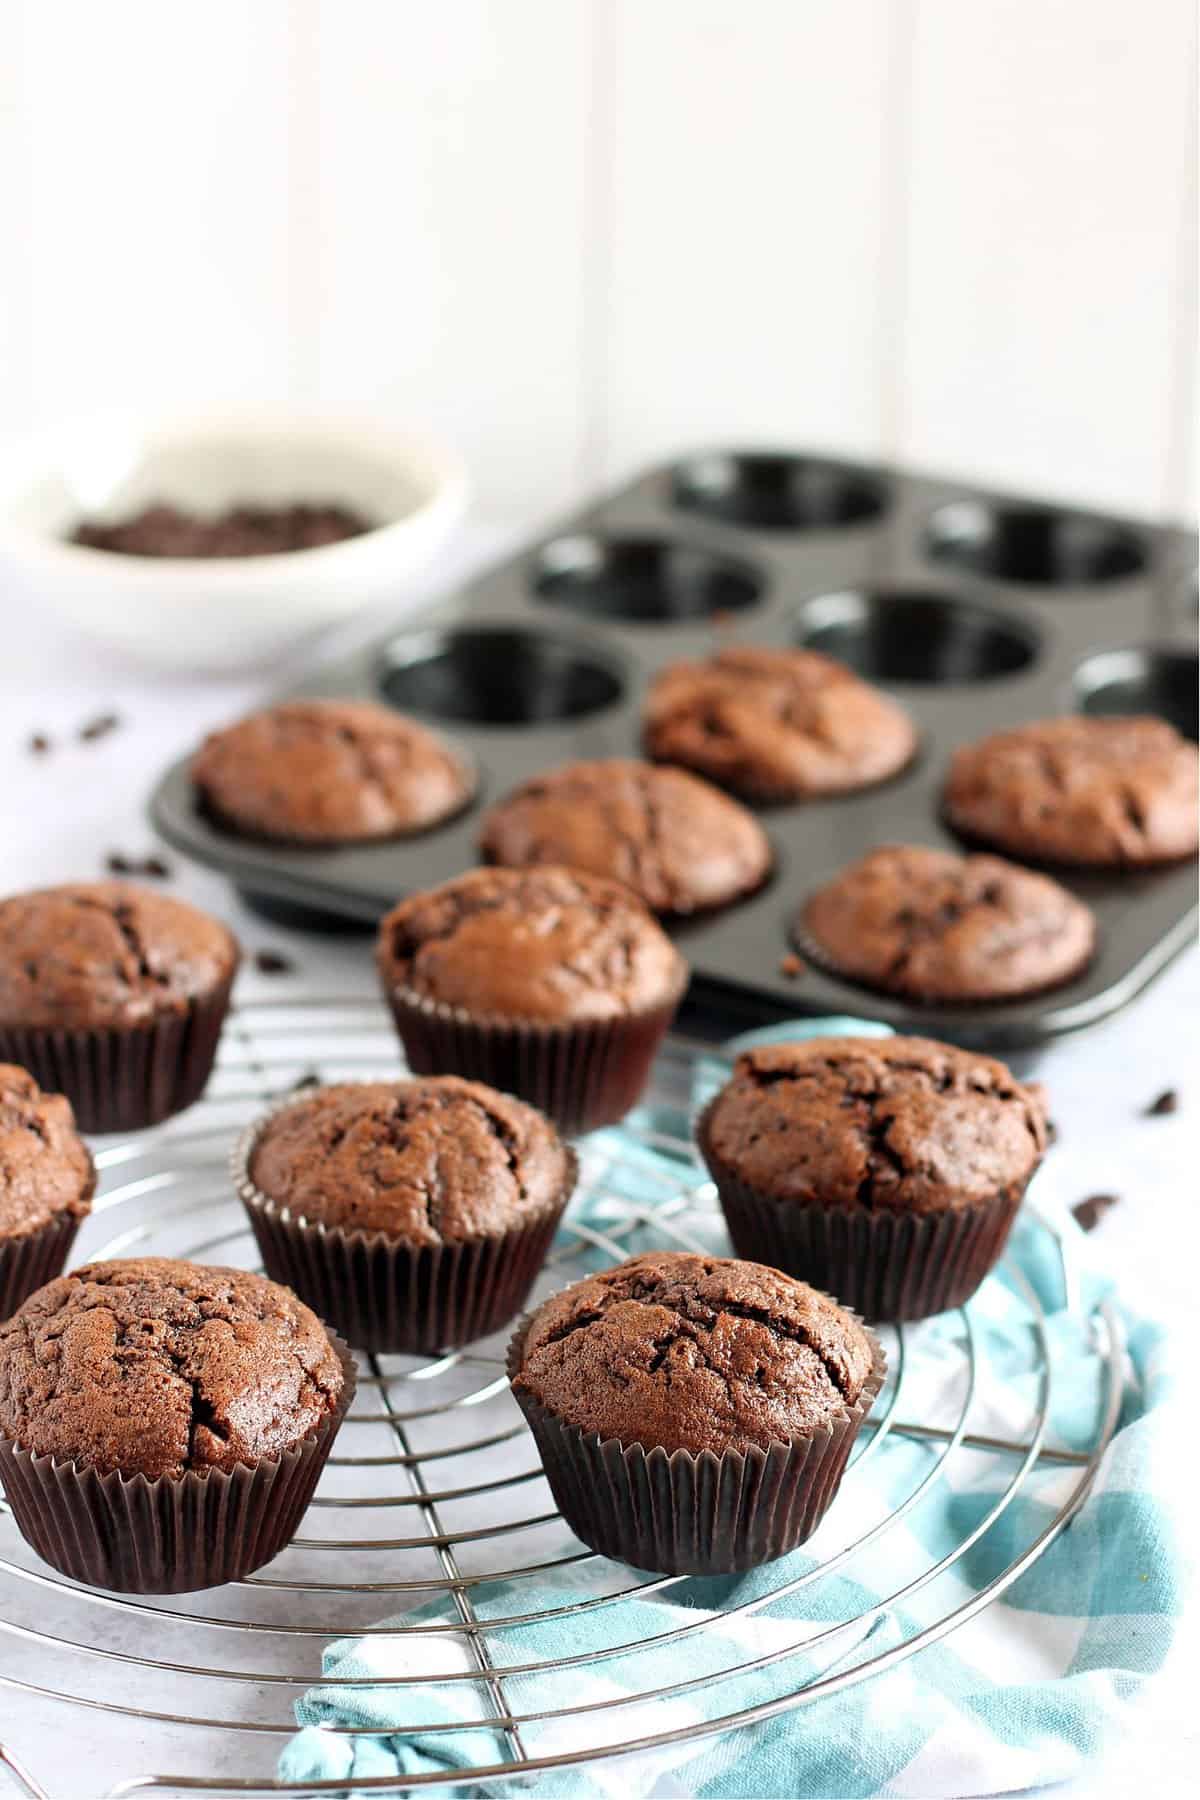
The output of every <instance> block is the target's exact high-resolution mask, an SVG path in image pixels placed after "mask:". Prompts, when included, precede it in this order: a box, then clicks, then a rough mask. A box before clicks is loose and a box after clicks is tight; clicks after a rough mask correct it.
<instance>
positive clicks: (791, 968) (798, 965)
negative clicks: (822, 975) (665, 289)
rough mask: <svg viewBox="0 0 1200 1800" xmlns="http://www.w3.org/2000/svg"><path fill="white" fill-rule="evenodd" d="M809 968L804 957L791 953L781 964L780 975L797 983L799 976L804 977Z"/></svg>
mask: <svg viewBox="0 0 1200 1800" xmlns="http://www.w3.org/2000/svg"><path fill="white" fill-rule="evenodd" d="M807 967H808V964H807V963H806V962H805V961H804V958H803V957H802V956H796V955H795V954H794V953H792V952H791V951H789V952H788V954H787V955H786V956H785V957H784V958H783V959H782V961H781V962H780V964H779V973H780V974H781V975H785V976H786V977H787V979H788V980H789V981H795V979H796V977H797V976H798V975H803V973H804V971H805V969H806V968H807Z"/></svg>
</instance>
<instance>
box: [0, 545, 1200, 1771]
mask: <svg viewBox="0 0 1200 1800" xmlns="http://www.w3.org/2000/svg"><path fill="white" fill-rule="evenodd" d="M516 530H517V527H515V526H513V525H511V524H508V525H504V526H500V525H495V524H489V525H483V524H479V523H475V524H472V525H471V526H469V527H467V528H465V529H464V530H463V532H462V533H461V534H460V536H459V539H458V540H457V542H456V543H455V545H454V546H452V547H451V549H450V550H449V551H447V552H446V553H445V554H444V555H443V556H442V558H441V559H440V560H439V562H438V564H437V565H436V566H435V568H434V570H433V571H432V572H431V573H430V574H429V576H428V577H427V578H426V580H425V581H424V582H423V583H422V584H421V587H420V589H419V590H417V591H414V593H413V595H412V599H413V601H414V603H419V601H420V599H421V598H423V597H424V596H425V595H432V594H435V593H437V592H439V591H441V590H442V589H444V588H447V587H449V586H450V585H451V584H452V583H453V582H454V580H455V579H456V578H457V577H458V576H459V575H460V574H461V573H463V572H464V571H465V570H467V569H469V568H473V567H475V566H477V565H478V564H479V563H481V562H483V561H486V560H488V559H489V558H491V557H492V556H494V555H495V554H496V552H497V551H498V550H499V549H500V548H502V547H503V546H504V545H505V544H506V543H507V542H508V541H509V540H510V539H511V537H512V535H513V533H514V531H516ZM0 608H2V617H3V628H4V630H3V645H4V649H3V664H2V667H0V741H2V743H3V771H4V785H3V801H2V802H0V825H2V831H0V892H8V891H11V890H13V889H16V888H23V887H32V886H36V885H39V884H42V883H48V882H54V881H63V880H69V879H82V880H88V879H92V878H95V877H97V876H99V875H100V874H102V873H103V865H104V858H105V855H106V854H107V853H108V852H109V851H112V850H120V851H123V852H126V853H127V854H131V855H142V854H145V853H146V852H147V851H149V850H151V849H153V848H155V845H154V842H153V839H152V835H151V833H150V830H149V827H148V825H147V823H146V821H145V816H144V801H145V797H146V794H147V792H148V790H149V788H150V786H151V784H152V782H153V780H154V779H155V777H156V776H157V774H158V772H159V771H160V770H161V768H162V767H163V766H164V764H165V763H166V762H167V761H168V760H170V759H172V758H173V757H175V756H177V755H179V754H181V753H182V752H183V751H185V750H186V749H188V748H189V747H190V746H191V745H192V744H194V742H195V741H196V739H197V738H198V737H199V735H200V734H201V733H202V732H203V731H204V730H205V729H206V728H208V727H209V726H211V725H214V724H216V723H218V722H221V721H224V720H227V719H228V718H230V717H231V716H234V715H236V714H237V713H238V711H239V710H241V709H243V708H244V707H246V706H247V705H249V704H250V703H252V702H253V701H255V700H256V699H257V698H258V696H259V695H260V694H261V693H262V692H263V691H264V689H265V687H266V686H267V685H268V678H267V677H266V676H264V675H263V674H262V673H259V674H258V675H249V676H244V677H236V678H235V677H228V678H220V679H216V678H213V679H208V680H204V679H196V678H190V677H173V676H161V675H155V674H152V673H148V672H147V671H145V670H141V669H138V668H134V667H132V666H130V665H128V664H124V663H122V662H119V661H116V660H114V659H113V658H111V657H109V656H108V655H107V654H106V653H105V652H104V651H103V650H100V649H97V648H96V647H95V646H94V645H92V644H90V643H88V642H86V641H85V640H84V639H83V638H82V637H80V636H78V635H77V634H75V633H74V632H72V631H71V630H69V629H68V628H66V627H61V626H60V625H59V624H58V623H57V621H56V620H55V619H53V618H52V617H50V616H47V615H46V614H44V613H43V612H42V611H41V610H40V609H38V608H36V607H32V606H27V605H24V604H22V603H21V600H20V597H19V596H16V595H14V594H13V593H12V591H11V589H4V590H0ZM394 610H395V609H394V608H393V612H394ZM377 616H378V615H377ZM371 626H372V621H371V620H370V619H363V618H360V619H359V620H358V621H356V622H355V624H354V625H353V626H352V627H351V628H350V629H348V630H344V631H342V632H341V633H339V634H338V638H339V641H348V640H350V639H353V638H357V637H360V636H365V635H367V634H368V632H369V630H370V629H371ZM285 673H286V672H285V671H281V670H279V669H278V668H277V669H275V670H273V671H271V672H270V685H274V684H276V683H278V682H279V681H280V680H281V679H282V678H283V676H284V674H285ZM105 712H115V713H117V714H118V715H119V716H120V720H121V724H120V727H119V729H117V730H115V731H114V732H112V733H111V735H109V736H107V737H105V738H104V739H102V740H100V741H97V742H95V743H91V744H81V743H79V742H78V741H77V732H78V728H79V726H80V724H81V723H82V722H83V721H84V720H86V719H88V718H91V717H93V716H95V715H97V714H100V713H105ZM35 731H41V732H44V733H46V735H48V736H49V737H50V738H51V739H52V740H53V743H54V747H53V749H52V751H51V752H50V753H49V754H48V755H46V756H43V757H37V756H34V755H32V754H30V752H29V750H28V748H27V746H28V740H29V738H30V736H31V734H32V733H33V732H35ZM168 856H169V860H170V862H171V864H172V868H173V871H174V879H173V881H172V883H171V889H172V891H174V892H178V893H181V894H183V895H185V896H187V897H188V898H191V899H194V900H195V901H197V902H198V903H199V904H201V905H204V906H208V907H210V908H211V909H212V910H214V911H216V912H219V913H220V914H222V916H224V917H226V918H228V919H229V920H230V922H231V924H232V925H233V926H234V928H235V930H236V931H237V932H238V934H239V936H240V937H241V939H242V941H243V943H244V944H245V946H246V947H247V949H248V950H249V951H251V952H253V951H254V950H255V949H258V948H266V947H270V948H274V949H279V950H282V951H284V952H286V953H287V955H288V956H289V957H291V958H294V961H295V965H296V967H295V972H294V973H292V974H289V975H286V976H274V977H265V976H263V975H260V974H258V973H256V972H255V971H254V969H253V967H252V966H248V967H247V968H246V969H245V971H244V972H243V974H242V976H241V977H240V989H241V992H242V993H243V994H244V995H252V994H255V993H261V994H272V995H279V994H280V993H282V992H283V991H284V989H285V987H286V991H287V992H289V993H297V994H299V993H303V992H304V991H306V990H311V991H314V992H316V991H320V992H326V993H328V992H330V991H332V990H337V991H340V992H343V993H345V994H346V995H348V996H349V995H352V994H363V993H370V992H372V991H373V977H372V971H371V968H370V959H369V957H368V956H367V955H366V954H365V951H364V946H363V943H362V940H361V939H355V938H353V937H351V938H349V939H345V940H342V939H337V938H322V939H316V938H311V937H305V936H300V935H298V934H295V933H289V932H286V931H284V930H282V929H280V928H278V927H275V926H270V925H267V924H266V923H264V922H263V921H262V920H260V919H259V918H257V917H256V916H255V915H253V914H251V913H249V912H248V911H246V909H245V908H244V907H242V906H241V905H240V904H239V902H238V901H237V898H236V896H235V895H234V894H233V892H232V890H231V889H230V888H229V887H228V886H227V885H226V884H225V883H224V882H223V881H221V880H220V879H218V878H217V877H215V876H213V875H211V874H209V873H208V872H206V871H204V870H201V869H198V868H195V867H191V866H188V865H186V864H184V863H183V861H182V860H181V859H180V858H179V857H177V856H176V855H175V854H174V853H173V852H168ZM1198 1002H1200V952H1198V951H1197V950H1196V949H1192V950H1191V951H1190V952H1188V953H1187V954H1186V955H1185V956H1183V957H1181V958H1180V959H1179V960H1178V961H1177V962H1176V963H1175V964H1174V965H1173V967H1172V968H1171V969H1170V970H1169V971H1168V972H1167V974H1166V975H1165V976H1164V977H1163V978H1162V979H1161V980H1160V981H1159V982H1157V983H1156V984H1155V986H1154V987H1152V988H1151V989H1150V990H1149V991H1148V992H1147V993H1146V994H1145V995H1143V996H1142V998H1141V999H1140V1000H1138V1001H1137V1002H1136V1003H1135V1004H1134V1005H1132V1006H1131V1007H1129V1008H1128V1009H1127V1010H1126V1011H1125V1012H1124V1013H1122V1014H1121V1015H1120V1016H1119V1017H1118V1018H1116V1019H1113V1020H1110V1021H1108V1022H1107V1023H1105V1024H1102V1025H1099V1026H1097V1027H1095V1028H1094V1029H1093V1030H1091V1031H1089V1032H1087V1033H1085V1034H1084V1035H1082V1036H1079V1037H1075V1038H1071V1039H1068V1040H1065V1041H1063V1042H1062V1043H1060V1044H1059V1045H1056V1046H1055V1047H1053V1048H1052V1049H1051V1050H1049V1051H1047V1052H1045V1053H1043V1054H1040V1055H1039V1056H1037V1057H1036V1058H1034V1059H1032V1060H1031V1061H1029V1062H1027V1063H1025V1064H1023V1065H1022V1069H1023V1072H1026V1073H1036V1074H1037V1076H1038V1077H1039V1078H1040V1079H1042V1080H1044V1081H1045V1082H1046V1083H1047V1085H1048V1087H1049V1090H1050V1094H1051V1102H1052V1111H1053V1115H1054V1118H1055V1120H1056V1122H1057V1125H1058V1128H1059V1133H1060V1136H1059V1141H1058V1144H1057V1145H1056V1147H1055V1149H1054V1151H1053V1154H1052V1156H1051V1158H1050V1159H1049V1162H1048V1164H1047V1170H1046V1175H1045V1177H1044V1180H1045V1184H1046V1187H1048V1188H1049V1192H1050V1195H1051V1196H1052V1198H1053V1199H1054V1200H1055V1201H1056V1202H1057V1203H1060V1204H1062V1205H1069V1204H1070V1203H1071V1201H1072V1200H1074V1199H1077V1198H1082V1197H1083V1196H1085V1195H1087V1194H1091V1193H1098V1192H1104V1193H1116V1194H1119V1195H1120V1196H1121V1199H1120V1204H1119V1205H1118V1206H1116V1207H1115V1208H1113V1209H1112V1210H1111V1211H1110V1212H1109V1213H1108V1214H1107V1215H1106V1216H1105V1218H1104V1220H1103V1222H1102V1223H1101V1225H1100V1227H1099V1230H1098V1234H1097V1239H1096V1242H1097V1244H1098V1245H1099V1246H1100V1247H1102V1249H1103V1252H1104V1254H1105V1256H1106V1257H1107V1258H1109V1259H1110V1260H1111V1263H1112V1265H1113V1266H1114V1267H1115V1268H1117V1269H1118V1270H1119V1272H1120V1277H1121V1282H1122V1287H1123V1289H1124V1291H1125V1292H1126V1293H1127V1294H1128V1295H1129V1297H1130V1298H1131V1299H1132V1300H1134V1301H1135V1302H1136V1303H1137V1304H1138V1305H1139V1306H1140V1307H1142V1308H1143V1309H1144V1310H1147V1311H1151V1312H1154V1313H1155V1314H1157V1315H1158V1316H1160V1317H1162V1318H1164V1319H1167V1320H1168V1321H1170V1320H1177V1321H1179V1322H1181V1323H1182V1322H1185V1321H1188V1320H1190V1319H1193V1318H1194V1316H1195V1311H1196V1269H1197V1257H1196V1251H1197V1249H1198V1248H1200V1230H1198V1228H1197V1224H1196V1195H1195V1187H1194V1182H1193V1183H1192V1184H1191V1187H1192V1191H1191V1192H1190V1193H1189V1192H1188V1191H1187V1190H1188V1183H1187V1181H1186V1179H1185V1176H1184V1170H1185V1167H1186V1160H1185V1159H1186V1156H1187V1152H1188V1149H1189V1146H1191V1147H1193V1149H1194V1146H1195V1141H1196V1139H1195V1130H1194V1125H1193V1120H1194V1116H1195V1112H1196V1109H1197V1107H1200V1043H1198V1033H1197V1019H1198V1017H1200V1005H1198ZM1168 1087H1171V1088H1175V1089H1176V1090H1177V1091H1178V1092H1179V1095H1180V1100H1181V1105H1180V1109H1179V1111H1178V1112H1177V1113H1176V1114H1174V1115H1173V1116H1171V1117H1165V1118H1147V1117H1145V1116H1144V1108H1145V1106H1146V1104H1147V1103H1148V1102H1149V1101H1150V1100H1151V1099H1153V1098H1154V1096H1155V1095H1156V1094H1158V1093H1159V1092H1161V1091H1162V1090H1163V1089H1165V1088H1168ZM1046 1187H1044V1188H1043V1190H1042V1197H1043V1199H1045V1198H1046ZM1168 1246H1169V1247H1170V1248H1169V1249H1168V1248H1167V1247H1168ZM1181 1454H1182V1453H1181ZM13 1655H14V1650H13V1647H12V1645H11V1644H10V1643H8V1642H7V1641H5V1640H4V1639H3V1638H0V1668H3V1667H4V1666H5V1659H6V1658H10V1657H12V1656H13ZM1193 1666H1195V1665H1194V1663H1193ZM1196 1710H1197V1709H1196V1708H1195V1706H1194V1705H1192V1704H1191V1703H1190V1702H1188V1705H1187V1711H1186V1713H1185V1711H1184V1699H1183V1697H1182V1696H1181V1697H1180V1698H1179V1700H1178V1701H1176V1699H1175V1698H1174V1696H1173V1693H1172V1692H1171V1691H1164V1693H1163V1696H1162V1699H1161V1702H1160V1703H1159V1705H1158V1707H1157V1708H1156V1709H1155V1714H1154V1716H1153V1717H1150V1716H1147V1720H1146V1731H1145V1732H1144V1733H1139V1736H1138V1741H1136V1742H1131V1743H1129V1744H1127V1745H1126V1746H1124V1747H1122V1748H1121V1749H1119V1750H1118V1751H1116V1752H1115V1753H1114V1754H1113V1755H1112V1756H1111V1757H1109V1758H1107V1759H1106V1761H1105V1763H1104V1764H1103V1766H1102V1767H1101V1768H1100V1769H1098V1770H1097V1771H1096V1772H1094V1773H1092V1774H1090V1775H1089V1776H1088V1777H1086V1778H1085V1779H1083V1780H1081V1781H1079V1782H1077V1783H1074V1784H1072V1785H1071V1786H1070V1787H1068V1788H1060V1789H1058V1790H1056V1792H1057V1793H1059V1794H1062V1795H1068V1794H1069V1795H1072V1796H1085V1795H1086V1796H1088V1797H1089V1800H1117V1796H1118V1795H1119V1796H1122V1797H1124V1796H1127V1795H1128V1794H1129V1793H1131V1792H1133V1791H1134V1790H1135V1787H1138V1788H1140V1789H1141V1790H1142V1791H1145V1792H1148V1793H1154V1794H1156V1795H1159V1796H1173V1795H1175V1794H1183V1793H1185V1792H1190V1791H1194V1786H1193V1783H1194V1780H1195V1767H1196V1762H1197V1756H1198V1753H1200V1720H1197V1717H1196ZM107 1735H108V1734H107V1728H106V1726H105V1725H104V1723H103V1721H101V1720H98V1718H97V1716H96V1715H94V1714H92V1715H89V1714H87V1713H84V1712H83V1711H81V1710H79V1709H71V1708H68V1707H66V1706H64V1705H62V1704H61V1703H46V1704H30V1703H28V1702H25V1701H22V1702H21V1703H20V1705H19V1706H17V1705H15V1704H13V1701H12V1697H11V1696H10V1695H8V1694H6V1693H5V1692H4V1691H3V1690H0V1739H3V1740H4V1741H5V1742H6V1743H8V1744H9V1746H10V1747H11V1749H12V1750H13V1751H14V1752H15V1753H16V1754H17V1756H19V1757H20V1758H21V1759H22V1761H24V1762H25V1763H26V1764H27V1766H28V1767H29V1768H30V1770H31V1771H32V1773H33V1774H34V1775H35V1776H37V1777H38V1779H39V1780H41V1782H42V1783H43V1785H45V1786H46V1787H47V1789H48V1791H49V1792H50V1793H51V1794H52V1796H54V1800H67V1797H70V1800H74V1797H75V1796H85V1795H92V1794H96V1793H99V1792H101V1791H104V1790H106V1789H107V1787H108V1786H109V1785H110V1783H111V1781H112V1780H113V1779H114V1776H115V1774H116V1773H117V1772H119V1773H120V1774H122V1775H124V1774H128V1773H131V1772H132V1770H133V1768H134V1767H142V1768H144V1767H145V1766H146V1765H145V1764H144V1763H138V1761H137V1757H136V1753H135V1752H133V1750H132V1746H127V1747H123V1749H122V1752H121V1755H120V1759H119V1770H118V1765H116V1764H113V1765H109V1764H108V1762H107V1756H108V1754H109V1752H106V1751H105V1750H104V1749H103V1748H102V1746H103V1745H104V1743H105V1742H106V1740H107ZM161 1743H162V1740H161V1739H160V1740H159V1743H158V1745H156V1754H155V1765H156V1766H158V1767H164V1766H165V1767H170V1766H171V1764H170V1760H169V1757H168V1756H166V1755H164V1754H163V1753H162V1749H161ZM110 1767H111V1768H112V1770H113V1773H110ZM235 1768H236V1754H235V1753H234V1752H233V1750H232V1747H231V1746H230V1745H228V1744H225V1743H223V1742H222V1741H221V1740H220V1739H214V1741H213V1745H212V1765H211V1770H210V1773H212V1774H214V1775H215V1774H217V1773H218V1772H220V1773H222V1774H232V1773H233V1772H234V1770H235ZM4 1791H5V1786H4V1774H3V1770H0V1794H3V1793H4Z"/></svg>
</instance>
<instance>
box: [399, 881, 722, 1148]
mask: <svg viewBox="0 0 1200 1800" xmlns="http://www.w3.org/2000/svg"><path fill="white" fill-rule="evenodd" d="M376 958H377V962H378V968H379V976H380V980H381V982H382V984H383V991H384V997H385V998H386V1000H387V1002H388V1005H389V1006H390V1007H391V1010H392V1015H393V1017H394V1019H395V1021H396V1028H397V1030H398V1031H399V1033H400V1037H401V1039H402V1041H403V1044H404V1049H405V1052H406V1055H407V1057H408V1063H409V1066H410V1068H412V1069H413V1070H415V1071H416V1073H417V1074H420V1075H440V1074H455V1075H464V1076H467V1077H469V1078H470V1079H472V1080H475V1081H482V1082H485V1083H486V1084H487V1085H488V1086H489V1087H493V1088H499V1089H500V1090H501V1091H502V1092H504V1093H509V1094H516V1095H518V1096H519V1097H520V1098H521V1099H522V1100H527V1101H529V1102H530V1104H531V1105H533V1106H536V1107H537V1108H539V1110H540V1111H541V1112H543V1113H545V1114H546V1115H547V1117H548V1118H551V1119H553V1120H554V1122H555V1124H556V1125H557V1126H558V1127H559V1129H560V1130H561V1131H565V1132H578V1131H590V1130H592V1129H593V1128H594V1127H595V1126H598V1125H611V1124H614V1123H615V1122H616V1121H617V1120H618V1119H620V1118H622V1117H623V1116H624V1115H625V1114H626V1113H627V1112H628V1111H629V1109H630V1107H631V1106H633V1105H634V1104H635V1103H636V1101H637V1100H638V1099H639V1097H640V1095H641V1093H642V1090H643V1088H644V1087H645V1085H646V1081H647V1079H648V1077H649V1073H650V1065H651V1062H652V1061H653V1058H654V1053H655V1051H656V1050H657V1049H658V1046H659V1044H660V1043H661V1041H662V1039H663V1037H664V1035H665V1033H666V1031H667V1028H668V1026H669V1025H670V1023H671V1020H672V1019H673V1017H674V1016H675V1009H676V1007H677V1006H678V1004H679V1001H680V999H681V998H682V996H683V991H684V988H685V987H686V986H687V979H688V969H687V964H686V963H685V962H684V960H683V957H682V956H681V955H680V954H679V951H678V950H677V949H676V948H675V946H674V944H672V942H671V940H670V938H669V937H667V935H666V933H665V932H664V931H663V930H662V928H661V926H660V925H659V924H658V923H657V921H656V920H655V919H654V918H652V917H651V915H650V913H649V912H648V911H647V910H646V908H645V907H644V906H643V905H642V903H641V901H640V900H639V899H638V898H637V896H636V895H635V894H632V893H631V892H630V891H629V889H628V888H625V887H623V886H621V884H620V883H619V882H616V881H606V880H603V879H601V878H600V877H599V876H596V875H589V874H586V873H583V872H581V871H580V870H578V869H563V868H555V867H553V866H538V867H535V868H528V869H472V870H470V871H469V872H468V873H467V874H465V875H459V876H457V877H456V878H455V879H454V880H453V881H447V882H444V883H443V884H442V886H440V887H436V888H431V889H429V890H428V891H427V892H424V893H420V894H413V895H410V897H409V898H408V899H407V900H402V901H401V902H400V904H399V905H398V906H397V907H395V908H394V909H393V910H392V911H391V912H390V913H389V914H388V915H387V917H386V918H385V919H384V921H383V923H382V925H381V926H380V928H379V939H378V944H377V948H376Z"/></svg>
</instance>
